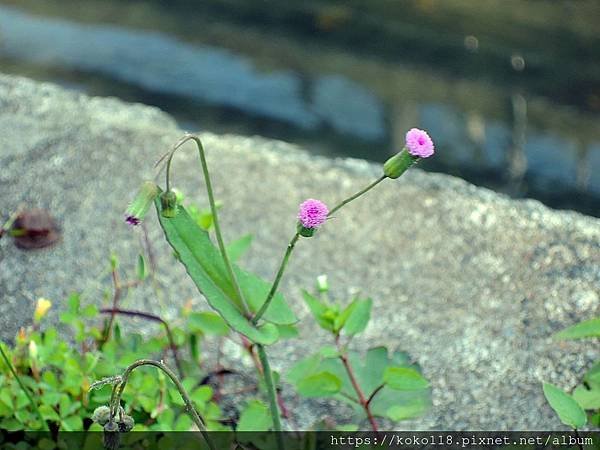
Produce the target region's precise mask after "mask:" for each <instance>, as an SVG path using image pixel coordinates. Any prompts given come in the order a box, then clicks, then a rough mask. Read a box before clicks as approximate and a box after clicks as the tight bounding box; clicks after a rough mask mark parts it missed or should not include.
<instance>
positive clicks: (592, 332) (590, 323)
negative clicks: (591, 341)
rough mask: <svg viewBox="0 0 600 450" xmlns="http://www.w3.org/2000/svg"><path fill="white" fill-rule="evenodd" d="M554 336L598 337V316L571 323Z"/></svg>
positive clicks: (599, 327) (559, 337)
mask: <svg viewBox="0 0 600 450" xmlns="http://www.w3.org/2000/svg"><path fill="white" fill-rule="evenodd" d="M554 337H555V338H557V339H582V338H587V337H600V317H598V318H596V319H591V320H586V321H584V322H581V323H578V324H577V325H573V326H571V327H569V328H567V329H565V330H562V331H561V332H559V333H556V334H555V335H554Z"/></svg>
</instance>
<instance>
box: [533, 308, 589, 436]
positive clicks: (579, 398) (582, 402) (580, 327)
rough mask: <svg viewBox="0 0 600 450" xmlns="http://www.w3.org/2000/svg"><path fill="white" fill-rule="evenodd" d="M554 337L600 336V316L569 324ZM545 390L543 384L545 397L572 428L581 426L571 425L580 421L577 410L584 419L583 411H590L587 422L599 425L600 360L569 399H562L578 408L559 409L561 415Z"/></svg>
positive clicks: (579, 337) (550, 388)
mask: <svg viewBox="0 0 600 450" xmlns="http://www.w3.org/2000/svg"><path fill="white" fill-rule="evenodd" d="M554 337H555V338H556V339H585V338H593V337H600V318H596V319H591V320H586V321H583V322H581V323H578V324H576V325H573V326H570V327H568V328H566V329H564V330H562V331H560V332H559V333H556V334H555V336H554ZM550 386H551V385H550ZM548 389H549V390H550V391H551V392H554V390H553V386H551V387H549V388H548ZM555 389H557V388H555ZM546 390H547V389H546V385H544V394H546V399H547V400H548V402H549V403H550V405H551V406H552V407H553V408H554V410H555V411H556V412H557V414H558V415H559V417H560V419H561V421H562V422H563V423H565V424H566V425H569V426H571V427H573V428H577V427H580V426H582V425H578V426H575V425H573V423H574V422H577V420H575V419H578V420H579V422H577V423H581V414H580V411H579V410H581V411H583V412H584V414H583V418H584V419H587V417H586V416H585V411H590V413H589V422H590V423H591V424H592V425H595V426H600V361H597V362H596V363H595V364H594V365H593V366H592V367H591V368H590V369H589V370H588V372H587V373H586V374H585V375H584V376H583V381H582V383H581V384H579V385H578V386H576V387H575V389H574V390H573V392H572V396H569V400H564V402H565V403H567V404H571V401H570V400H571V399H572V400H573V401H575V402H576V403H577V404H578V406H579V408H573V409H572V410H568V411H567V412H564V411H563V410H561V412H562V415H561V412H559V410H558V409H557V407H555V405H554V404H553V403H552V401H550V398H549V397H548V394H547V393H546ZM561 392H562V391H561ZM567 395H568V394H567ZM557 396H558V397H560V394H557ZM555 402H556V400H555ZM569 413H570V415H569ZM573 415H575V419H574V418H573V417H572V416H573ZM565 417H566V418H565ZM585 422H586V421H585V420H584V421H583V423H584V424H585Z"/></svg>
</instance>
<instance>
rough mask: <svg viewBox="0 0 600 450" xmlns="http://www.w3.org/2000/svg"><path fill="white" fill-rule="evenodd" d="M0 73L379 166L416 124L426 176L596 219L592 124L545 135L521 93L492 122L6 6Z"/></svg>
mask: <svg viewBox="0 0 600 450" xmlns="http://www.w3.org/2000/svg"><path fill="white" fill-rule="evenodd" d="M516 63H517V65H518V61H517V62H516ZM513 64H515V61H513ZM0 71H8V72H16V73H25V74H28V75H33V76H34V77H37V78H43V79H50V80H52V81H58V82H59V83H62V84H63V85H66V86H68V87H72V88H76V89H80V90H83V91H87V92H90V93H93V94H101V95H118V96H121V97H123V98H125V99H127V100H136V101H142V102H145V103H150V104H156V105H157V106H160V107H161V108H163V109H166V110H167V111H169V112H171V113H173V114H174V115H175V116H176V117H178V118H179V119H180V120H181V122H182V124H183V125H185V126H187V127H188V128H191V129H216V130H217V131H239V132H243V133H248V134H263V135H267V136H272V137H276V138H282V139H285V140H290V141H297V142H300V143H303V144H305V145H307V146H308V147H309V148H313V149H315V151H316V152H319V153H324V154H330V155H348V156H358V157H363V158H367V159H372V160H382V159H384V158H385V157H386V156H387V155H388V154H390V153H391V152H392V149H393V148H395V147H396V146H397V145H398V143H399V142H401V141H402V131H403V130H405V129H406V128H407V127H410V126H413V125H419V126H422V127H424V128H427V129H428V130H430V131H431V134H432V136H434V138H435V140H436V143H437V146H438V148H439V150H440V151H439V152H438V155H437V157H436V161H435V162H433V161H432V162H431V163H428V164H429V165H425V167H426V168H428V169H433V170H444V171H447V172H450V173H454V174H458V175H461V176H463V177H465V178H467V179H470V180H471V181H473V182H475V183H478V184H483V185H487V186H490V187H493V188H495V189H497V190H501V191H504V192H508V193H509V194H511V195H514V196H533V197H537V198H539V199H541V200H542V201H544V202H546V203H548V204H550V205H552V206H555V207H562V208H570V209H579V210H581V211H584V212H586V213H589V214H593V215H597V216H600V132H599V131H598V130H597V127H596V125H597V122H595V119H596V117H595V116H594V115H592V116H591V119H589V117H590V115H589V114H588V113H586V114H587V115H586V120H585V121H581V120H579V119H578V116H577V114H578V113H577V112H574V113H573V115H572V116H569V115H567V120H571V121H572V122H573V123H574V124H576V125H577V127H578V129H576V130H575V129H573V128H572V127H569V126H568V124H566V125H567V126H565V123H564V120H563V118H562V117H563V116H562V115H561V114H559V113H557V114H556V118H555V119H554V121H555V122H556V121H559V122H561V123H562V126H554V125H553V121H552V120H546V117H545V115H544V114H541V115H540V113H539V108H538V110H537V112H536V110H533V112H530V108H529V101H528V100H527V94H524V93H522V91H521V90H520V89H517V88H512V89H506V90H505V91H501V92H500V94H499V95H496V97H495V98H494V102H496V103H497V104H499V105H500V107H499V109H500V112H498V111H495V112H494V113H488V112H486V111H481V110H478V109H477V108H465V107H464V105H460V104H457V103H454V102H452V101H449V100H448V97H447V96H438V98H435V96H423V100H422V101H419V98H418V97H419V95H415V97H417V98H416V99H415V98H413V99H411V100H407V101H405V102H397V101H396V102H395V101H391V100H390V99H388V98H386V97H385V96H382V95H381V94H380V93H377V91H376V90H375V89H373V88H372V87H371V86H369V84H368V83H365V82H360V81H356V80H355V79H353V77H352V76H349V75H348V74H346V73H336V72H323V73H319V72H318V71H314V70H313V71H308V70H303V69H302V68H298V67H293V68H286V67H279V68H271V69H270V70H264V68H260V67H259V66H258V65H257V64H255V62H254V61H253V58H252V55H242V54H239V53H235V52H232V51H230V50H227V49H224V48H219V47H215V46H211V45H203V44H191V43H188V42H184V41H183V40H180V39H178V38H175V37H173V36H170V35H168V34H165V33H162V32H152V31H143V30H138V29H130V28H124V27H119V26H112V25H103V24H83V23H78V22H75V21H71V20H64V19H59V18H49V17H40V16H35V15H32V14H28V13H25V12H23V11H21V10H19V9H14V8H11V7H7V6H0ZM448 89H451V86H450V85H449V86H448ZM496 109H498V108H496ZM198 124H202V125H198Z"/></svg>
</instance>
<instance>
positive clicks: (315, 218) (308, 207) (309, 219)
mask: <svg viewBox="0 0 600 450" xmlns="http://www.w3.org/2000/svg"><path fill="white" fill-rule="evenodd" d="M328 214H329V209H327V206H326V205H325V203H323V202H321V201H319V200H315V199H314V198H309V199H308V200H306V201H304V202H303V203H302V204H301V205H300V210H299V211H298V220H299V221H300V223H301V224H302V226H303V227H304V228H317V227H318V226H319V225H322V224H323V223H324V222H325V220H327V215H328Z"/></svg>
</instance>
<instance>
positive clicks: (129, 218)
mask: <svg viewBox="0 0 600 450" xmlns="http://www.w3.org/2000/svg"><path fill="white" fill-rule="evenodd" d="M125 222H126V223H128V224H129V225H133V226H134V227H135V226H136V225H139V224H140V223H142V221H141V220H140V219H138V218H137V217H134V216H132V215H129V214H125Z"/></svg>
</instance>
